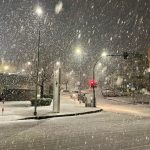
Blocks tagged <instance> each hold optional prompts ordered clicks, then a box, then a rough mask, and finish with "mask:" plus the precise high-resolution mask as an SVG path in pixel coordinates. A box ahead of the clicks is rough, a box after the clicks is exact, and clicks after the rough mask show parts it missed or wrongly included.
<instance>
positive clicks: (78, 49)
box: [75, 47, 82, 55]
mask: <svg viewBox="0 0 150 150" xmlns="http://www.w3.org/2000/svg"><path fill="white" fill-rule="evenodd" d="M75 53H76V54H77V55H81V54H82V50H81V48H80V47H77V48H76V49H75Z"/></svg>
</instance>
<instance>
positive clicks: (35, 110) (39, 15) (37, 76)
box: [34, 6, 43, 116]
mask: <svg viewBox="0 0 150 150" xmlns="http://www.w3.org/2000/svg"><path fill="white" fill-rule="evenodd" d="M35 12H36V14H37V15H38V17H39V19H38V24H39V27H38V49H37V67H36V69H37V70H36V87H35V90H36V99H35V105H34V106H35V107H34V115H35V116H37V99H38V82H39V60H40V57H39V52H40V17H42V14H43V10H42V8H41V7H40V6H37V7H36V10H35Z"/></svg>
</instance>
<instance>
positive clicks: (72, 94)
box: [70, 90, 79, 99]
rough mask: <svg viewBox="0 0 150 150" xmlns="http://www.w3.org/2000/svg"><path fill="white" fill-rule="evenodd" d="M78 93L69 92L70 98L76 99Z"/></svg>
mask: <svg viewBox="0 0 150 150" xmlns="http://www.w3.org/2000/svg"><path fill="white" fill-rule="evenodd" d="M78 93H79V91H77V90H75V91H71V93H70V97H71V98H73V99H78Z"/></svg>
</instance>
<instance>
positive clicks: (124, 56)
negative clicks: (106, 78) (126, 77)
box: [92, 51, 129, 107]
mask: <svg viewBox="0 0 150 150" xmlns="http://www.w3.org/2000/svg"><path fill="white" fill-rule="evenodd" d="M106 56H115V57H116V56H123V58H124V59H127V58H128V56H129V54H128V52H123V54H107V53H106V52H105V51H104V52H103V53H102V54H101V56H100V58H99V59H98V60H97V61H96V62H95V64H94V66H93V81H95V67H96V65H97V63H98V62H99V60H100V59H101V58H102V57H106ZM92 87H93V101H92V102H93V107H96V97H95V86H92Z"/></svg>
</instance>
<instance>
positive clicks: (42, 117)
mask: <svg viewBox="0 0 150 150" xmlns="http://www.w3.org/2000/svg"><path fill="white" fill-rule="evenodd" d="M101 111H103V109H99V110H94V111H87V112H81V113H72V114H61V115H52V116H38V117H27V118H23V119H18V120H30V119H36V120H42V119H48V118H60V117H71V116H79V115H86V114H93V113H98V112H101Z"/></svg>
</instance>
